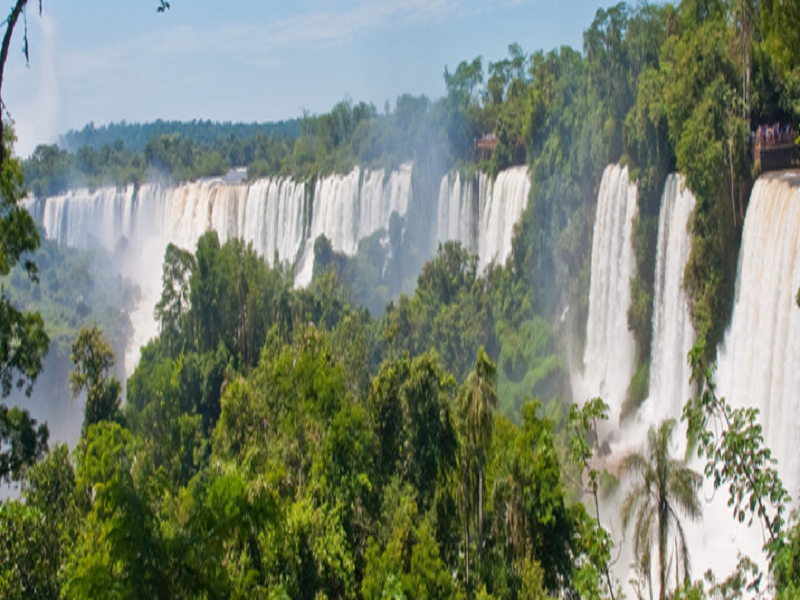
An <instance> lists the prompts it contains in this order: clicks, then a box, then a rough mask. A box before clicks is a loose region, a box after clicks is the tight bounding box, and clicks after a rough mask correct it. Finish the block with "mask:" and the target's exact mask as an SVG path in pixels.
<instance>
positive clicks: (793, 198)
mask: <svg viewBox="0 0 800 600" xmlns="http://www.w3.org/2000/svg"><path fill="white" fill-rule="evenodd" d="M799 287H800V176H798V175H797V174H796V173H795V174H788V173H787V174H782V175H781V174H774V175H766V176H762V177H761V178H760V179H759V180H758V181H757V182H756V185H755V187H754V188H753V192H752V194H751V196H750V205H749V207H748V209H747V218H746V219H745V223H744V231H743V234H742V247H741V250H740V253H739V269H738V273H737V277H736V296H735V300H734V307H733V316H732V320H731V325H730V328H729V329H728V331H727V333H726V335H725V339H724V342H723V344H722V345H721V346H720V349H719V358H718V366H719V369H718V371H717V381H718V388H719V393H720V394H721V395H724V396H725V397H726V398H727V399H728V401H729V402H730V403H731V404H732V405H733V406H736V407H742V406H755V407H757V408H759V410H760V411H761V413H760V416H759V421H760V422H761V424H762V426H763V428H764V441H765V443H766V444H767V445H768V446H769V447H770V448H771V449H772V452H773V456H774V457H775V458H777V459H778V466H779V470H780V473H781V477H782V478H783V480H784V484H785V486H786V488H787V489H788V490H789V491H790V493H791V492H794V493H792V495H793V496H794V495H796V490H797V486H798V484H800V456H798V453H797V446H796V444H797V440H798V439H800V421H799V420H798V415H799V414H800V394H798V390H800V308H798V307H797V304H796V295H797V290H798V288H799Z"/></svg>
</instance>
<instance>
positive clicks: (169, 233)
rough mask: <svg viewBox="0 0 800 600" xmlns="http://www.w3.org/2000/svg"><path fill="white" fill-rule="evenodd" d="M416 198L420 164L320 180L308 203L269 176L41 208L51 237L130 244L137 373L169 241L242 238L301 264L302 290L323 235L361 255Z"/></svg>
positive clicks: (86, 194)
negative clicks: (414, 180) (415, 173)
mask: <svg viewBox="0 0 800 600" xmlns="http://www.w3.org/2000/svg"><path fill="white" fill-rule="evenodd" d="M410 195H411V165H410V164H404V165H402V166H401V167H400V168H399V170H396V171H393V172H391V173H390V174H388V176H387V175H386V174H385V173H384V171H382V170H375V171H370V170H366V171H363V172H362V171H361V170H360V169H359V168H356V169H354V170H353V171H352V172H351V173H349V174H347V175H332V176H329V177H323V178H320V179H319V180H317V182H316V184H315V186H314V190H313V194H311V197H310V198H308V197H307V190H306V185H305V184H304V183H302V182H296V181H294V180H293V179H291V178H272V179H263V180H259V181H256V182H253V183H250V184H246V183H226V182H225V181H223V180H220V179H214V180H205V181H199V182H195V183H188V184H182V185H178V186H161V185H158V184H145V185H142V186H141V187H140V188H139V189H138V190H136V189H134V187H133V186H128V187H127V188H125V189H122V190H118V189H116V188H101V189H99V190H96V191H89V190H86V189H83V190H74V191H70V192H68V193H66V194H63V195H60V196H56V197H52V198H47V199H45V200H43V201H42V202H37V203H34V205H33V206H31V211H32V212H34V213H35V214H40V215H41V216H42V221H43V225H44V228H45V231H46V233H47V236H48V237H50V238H54V239H56V240H57V241H58V242H59V243H61V244H67V245H70V246H85V245H87V243H88V242H89V239H90V238H94V239H95V240H96V242H97V243H99V244H101V245H103V246H104V247H106V248H107V249H108V250H110V251H112V252H113V251H114V249H115V248H116V246H117V244H118V243H119V242H120V240H122V239H123V238H125V239H127V240H128V243H129V245H130V247H131V248H133V249H134V251H133V252H128V253H126V256H127V258H125V259H124V261H125V265H124V269H123V272H125V273H129V274H133V275H134V276H135V279H136V283H137V284H139V286H140V288H141V289H142V296H143V297H142V300H141V301H140V302H139V305H138V306H137V309H136V310H135V311H134V313H133V314H131V321H132V323H133V328H134V335H133V340H132V343H131V346H130V347H129V349H128V352H126V357H125V366H126V370H128V371H129V372H130V371H131V370H132V369H133V367H134V366H135V363H136V361H137V359H138V352H139V348H140V346H141V345H142V344H144V343H145V342H147V340H148V339H150V338H151V337H153V336H154V335H156V334H157V333H158V331H157V325H156V323H155V322H154V319H153V307H154V306H155V304H156V302H157V301H158V299H159V298H160V296H161V268H160V266H159V267H158V268H155V265H161V263H162V261H163V257H164V251H165V249H166V246H167V245H168V244H169V243H173V244H175V245H177V246H180V247H182V248H186V249H188V250H193V249H194V246H195V245H196V243H197V240H198V239H199V238H200V236H201V235H203V234H204V233H205V232H207V231H210V230H215V231H216V232H217V234H218V235H219V238H220V242H221V243H224V242H225V241H226V240H228V239H232V238H242V239H244V240H245V242H248V243H252V244H253V247H254V249H255V251H256V252H257V253H258V254H259V255H260V256H263V257H264V258H265V259H266V260H267V261H268V262H270V263H272V262H273V260H274V258H275V256H277V258H278V260H279V261H280V262H282V263H289V264H293V265H295V284H296V285H298V286H305V285H308V284H309V283H310V282H311V276H312V272H313V261H314V254H313V243H314V240H315V239H316V238H317V237H318V236H319V235H325V236H326V237H328V238H329V239H330V240H331V243H332V245H333V248H334V250H336V251H339V252H344V253H346V254H354V253H355V252H356V250H357V249H358V243H359V241H360V240H362V239H363V238H364V237H366V236H368V235H371V234H372V233H374V232H375V231H377V230H379V229H381V228H386V229H388V225H389V218H390V216H391V214H392V213H393V212H397V213H399V214H400V215H404V214H405V212H406V210H407V209H408V205H409V202H410Z"/></svg>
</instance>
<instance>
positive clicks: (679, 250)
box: [644, 174, 696, 423]
mask: <svg viewBox="0 0 800 600" xmlns="http://www.w3.org/2000/svg"><path fill="white" fill-rule="evenodd" d="M684 185H685V184H684V180H683V177H681V176H680V175H677V174H672V175H670V176H669V177H668V178H667V181H666V184H665V185H664V193H663V195H662V198H661V210H660V212H659V215H658V244H657V246H656V272H655V296H654V302H653V338H652V349H651V352H650V397H649V399H648V401H647V403H646V404H645V406H644V412H646V413H647V415H648V416H647V417H646V420H647V421H649V422H650V423H658V422H659V421H660V420H662V419H665V418H672V419H680V416H681V411H682V409H683V405H684V404H685V403H686V401H687V400H688V399H689V397H690V396H691V394H692V387H691V385H690V383H689V380H690V379H691V375H692V369H691V367H690V366H689V363H688V361H687V354H688V353H689V350H691V349H692V346H693V345H694V342H695V333H694V327H692V320H691V316H690V314H689V304H688V300H687V298H686V294H685V293H684V290H683V272H684V270H685V269H686V262H687V261H688V260H689V253H690V252H691V249H692V240H691V236H690V235H689V230H688V222H689V217H690V216H691V214H692V211H693V210H694V206H695V202H696V201H695V197H694V195H693V194H692V192H691V191H690V190H689V189H688V188H685V187H684Z"/></svg>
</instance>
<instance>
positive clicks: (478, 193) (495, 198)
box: [436, 167, 531, 269]
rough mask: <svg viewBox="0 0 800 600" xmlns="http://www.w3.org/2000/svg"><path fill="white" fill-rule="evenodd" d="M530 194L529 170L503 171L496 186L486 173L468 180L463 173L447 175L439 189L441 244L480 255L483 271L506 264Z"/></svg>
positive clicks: (519, 168)
mask: <svg viewBox="0 0 800 600" xmlns="http://www.w3.org/2000/svg"><path fill="white" fill-rule="evenodd" d="M530 190H531V183H530V178H529V177H528V170H527V168H526V167H511V168H509V169H506V170H505V171H501V172H500V173H499V174H498V175H497V179H496V180H495V181H494V183H492V181H491V180H490V179H489V176H488V175H486V174H485V173H476V175H475V177H473V178H467V179H466V180H463V179H462V177H461V175H460V174H459V173H451V174H447V175H445V176H444V178H443V179H442V183H441V185H440V187H439V210H438V219H437V229H436V239H437V241H438V242H445V241H448V240H456V241H459V242H461V244H462V245H463V246H464V247H466V248H468V249H469V250H470V252H475V253H477V254H478V259H479V264H480V267H481V269H482V268H484V267H485V266H486V265H488V264H489V263H491V262H492V261H495V262H497V263H503V262H505V260H506V258H507V257H508V255H509V254H510V253H511V239H512V234H513V230H514V225H515V223H517V222H518V221H519V219H520V217H521V216H522V211H523V210H525V206H526V205H527V203H528V195H529V194H530Z"/></svg>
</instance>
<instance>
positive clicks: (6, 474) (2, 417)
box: [0, 404, 50, 483]
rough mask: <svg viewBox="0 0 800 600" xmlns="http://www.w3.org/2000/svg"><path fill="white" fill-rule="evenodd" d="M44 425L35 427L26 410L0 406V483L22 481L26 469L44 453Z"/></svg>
mask: <svg viewBox="0 0 800 600" xmlns="http://www.w3.org/2000/svg"><path fill="white" fill-rule="evenodd" d="M49 436H50V433H49V431H48V429H47V425H39V426H38V427H37V426H36V419H31V415H30V413H29V412H28V411H27V410H22V409H20V408H18V407H16V406H15V407H13V408H10V409H9V408H8V407H7V406H5V405H4V404H0V442H2V445H0V448H2V451H0V480H2V479H5V480H6V481H7V482H9V483H10V482H11V481H20V480H21V479H24V477H25V472H26V471H27V469H28V467H30V466H31V465H33V464H35V463H36V462H37V461H38V460H40V459H41V458H42V457H43V456H44V455H45V453H46V452H47V438H48V437H49Z"/></svg>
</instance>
